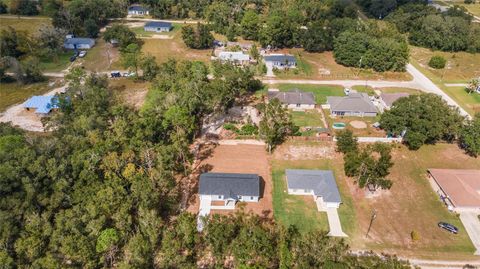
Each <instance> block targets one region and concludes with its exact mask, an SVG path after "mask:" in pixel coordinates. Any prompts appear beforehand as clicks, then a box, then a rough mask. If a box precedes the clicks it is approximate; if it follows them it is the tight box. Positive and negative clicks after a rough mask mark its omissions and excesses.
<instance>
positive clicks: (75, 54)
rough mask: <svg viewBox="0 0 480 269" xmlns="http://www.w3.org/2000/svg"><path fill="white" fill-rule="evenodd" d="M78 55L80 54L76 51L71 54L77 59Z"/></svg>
mask: <svg viewBox="0 0 480 269" xmlns="http://www.w3.org/2000/svg"><path fill="white" fill-rule="evenodd" d="M79 54H80V53H79V52H78V50H76V51H74V52H73V56H75V58H77V57H78V55H79Z"/></svg>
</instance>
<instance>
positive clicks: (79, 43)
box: [63, 37, 95, 50]
mask: <svg viewBox="0 0 480 269" xmlns="http://www.w3.org/2000/svg"><path fill="white" fill-rule="evenodd" d="M93 46H95V39H93V38H85V37H73V38H67V39H66V40H65V42H64V43H63V47H64V48H66V49H71V50H73V49H75V50H76V49H91V48H92V47H93Z"/></svg>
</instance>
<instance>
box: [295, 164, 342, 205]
mask: <svg viewBox="0 0 480 269" xmlns="http://www.w3.org/2000/svg"><path fill="white" fill-rule="evenodd" d="M286 175H287V185H288V188H289V189H303V190H313V193H314V195H315V196H321V197H322V198H323V201H325V202H329V203H341V202H342V200H341V199H340V193H339V192H338V187H337V183H336V182H335V178H334V177H333V172H332V171H331V170H303V169H287V170H286Z"/></svg>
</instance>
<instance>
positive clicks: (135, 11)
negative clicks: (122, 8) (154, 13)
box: [128, 5, 150, 16]
mask: <svg viewBox="0 0 480 269" xmlns="http://www.w3.org/2000/svg"><path fill="white" fill-rule="evenodd" d="M149 13H150V12H149V11H148V9H147V8H145V7H143V6H142V5H131V6H130V7H129V8H128V15H133V16H144V15H148V14H149Z"/></svg>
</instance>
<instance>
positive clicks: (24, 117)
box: [0, 86, 66, 132]
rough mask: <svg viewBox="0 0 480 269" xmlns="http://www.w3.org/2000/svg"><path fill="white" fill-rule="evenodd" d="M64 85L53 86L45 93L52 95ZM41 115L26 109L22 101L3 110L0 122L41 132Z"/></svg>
mask: <svg viewBox="0 0 480 269" xmlns="http://www.w3.org/2000/svg"><path fill="white" fill-rule="evenodd" d="M65 88H66V87H65V86H63V87H60V88H55V89H53V90H51V91H49V92H47V93H46V94H44V96H47V95H54V94H56V93H60V92H63V91H65ZM41 118H42V117H41V116H39V115H38V114H35V112H34V111H33V110H30V111H27V110H25V108H24V107H23V103H21V104H17V105H14V106H11V107H9V108H7V110H5V112H3V113H2V114H0V122H12V124H13V125H14V126H18V127H20V128H22V129H24V130H27V131H32V132H43V131H44V128H43V124H42V122H41Z"/></svg>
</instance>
